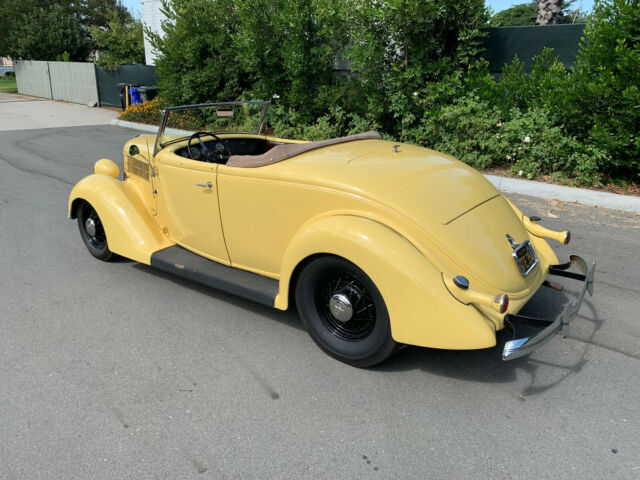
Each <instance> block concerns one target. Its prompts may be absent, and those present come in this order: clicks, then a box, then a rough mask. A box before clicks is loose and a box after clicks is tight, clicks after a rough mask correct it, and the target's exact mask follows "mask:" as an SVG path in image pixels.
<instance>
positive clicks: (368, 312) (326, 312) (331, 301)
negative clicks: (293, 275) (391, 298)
mask: <svg viewBox="0 0 640 480" xmlns="http://www.w3.org/2000/svg"><path fill="white" fill-rule="evenodd" d="M295 300H296V306H297V308H298V313H299V315H300V318H301V319H302V321H303V322H304V324H305V325H306V327H307V330H308V331H309V334H310V335H311V337H312V338H313V340H314V341H315V342H316V343H317V344H318V346H319V347H320V348H321V349H322V350H324V351H325V352H326V353H328V354H329V355H331V356H332V357H334V358H336V359H338V360H340V361H342V362H344V363H347V364H349V365H352V366H355V367H361V368H365V367H371V366H373V365H376V364H378V363H380V362H382V361H384V360H386V359H387V358H389V357H390V356H391V355H393V353H394V352H395V351H396V350H397V347H398V344H397V343H396V342H395V341H394V340H393V338H392V337H391V326H390V323H389V313H388V311H387V307H386V305H385V303H384V300H383V298H382V295H381V294H380V291H379V290H378V288H377V287H376V286H375V284H374V283H373V281H372V280H371V279H370V278H369V276H367V274H366V273H365V272H363V271H362V270H361V269H360V268H358V267H357V266H356V265H354V264H353V263H351V262H348V261H346V260H344V259H342V258H340V257H334V256H324V257H319V258H316V259H314V260H312V261H311V262H310V263H309V264H308V265H306V266H305V267H304V269H303V270H302V272H301V273H300V276H299V277H298V280H297V282H296V287H295Z"/></svg>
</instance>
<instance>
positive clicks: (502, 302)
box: [494, 295, 509, 313]
mask: <svg viewBox="0 0 640 480" xmlns="http://www.w3.org/2000/svg"><path fill="white" fill-rule="evenodd" d="M494 302H496V303H497V304H498V311H499V312H500V313H505V312H506V311H507V309H508V308H509V295H497V296H496V298H495V300H494Z"/></svg>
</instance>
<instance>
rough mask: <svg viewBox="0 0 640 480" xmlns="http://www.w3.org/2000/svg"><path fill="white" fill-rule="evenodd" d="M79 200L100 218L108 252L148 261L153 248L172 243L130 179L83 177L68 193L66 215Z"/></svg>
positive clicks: (74, 208) (74, 212)
mask: <svg viewBox="0 0 640 480" xmlns="http://www.w3.org/2000/svg"><path fill="white" fill-rule="evenodd" d="M83 200H84V201H86V202H89V203H90V204H91V206H93V208H94V209H95V210H96V212H97V213H98V216H99V217H100V219H101V220H102V224H103V226H104V229H105V233H106V235H107V243H108V244H109V249H110V250H111V251H112V252H114V253H117V254H119V255H122V256H123V257H126V258H130V259H132V260H136V261H138V262H141V263H146V264H147V265H148V264H149V263H150V258H151V254H152V253H153V252H155V251H157V250H160V249H162V248H166V247H169V246H171V245H173V243H172V242H170V241H169V240H168V239H167V238H166V237H165V236H164V235H163V234H162V231H161V230H160V228H159V227H158V225H157V224H156V222H155V221H154V220H153V218H152V216H151V214H150V213H149V211H148V210H147V208H145V206H144V204H143V203H142V201H141V200H140V198H139V196H138V193H137V192H136V190H135V186H133V185H132V184H131V183H130V182H127V181H121V180H118V179H115V178H112V177H110V176H108V175H104V174H93V175H89V176H88V177H85V178H83V179H82V180H80V181H79V182H78V183H77V184H76V185H75V186H74V187H73V190H71V194H70V195H69V210H68V212H69V218H76V214H77V209H78V206H79V203H80V202H81V201H83Z"/></svg>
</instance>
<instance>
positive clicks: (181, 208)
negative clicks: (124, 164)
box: [154, 150, 229, 265]
mask: <svg viewBox="0 0 640 480" xmlns="http://www.w3.org/2000/svg"><path fill="white" fill-rule="evenodd" d="M217 168H218V165H217V164H214V163H206V162H200V161H195V160H190V159H187V158H183V157H180V156H178V155H176V154H174V153H173V152H171V151H168V150H162V151H160V152H159V153H158V155H157V156H156V161H155V175H156V176H155V180H156V182H154V187H155V185H157V187H155V188H156V192H155V194H156V203H157V213H156V218H157V222H158V224H159V225H160V226H161V227H162V228H163V230H164V231H165V234H167V235H168V236H169V238H170V239H171V240H173V241H174V242H176V243H177V244H178V245H181V246H183V247H184V248H186V249H188V250H191V251H193V252H195V253H197V254H199V255H202V256H203V257H207V258H209V259H211V260H215V261H217V262H220V263H224V264H226V265H229V256H228V254H227V249H226V246H225V241H224V236H223V233H222V225H221V223H220V211H219V207H218V190H217V178H216V177H217Z"/></svg>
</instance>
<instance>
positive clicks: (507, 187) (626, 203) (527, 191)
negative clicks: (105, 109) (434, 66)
mask: <svg viewBox="0 0 640 480" xmlns="http://www.w3.org/2000/svg"><path fill="white" fill-rule="evenodd" d="M111 125H115V126H118V127H124V128H133V129H136V130H142V131H144V132H151V133H156V132H157V131H158V127H154V126H153V125H145V124H143V123H135V122H127V121H125V120H118V119H114V120H111ZM167 133H169V134H170V135H181V134H189V133H191V132H186V131H184V130H175V129H167ZM485 177H486V179H487V180H489V181H490V182H491V183H492V184H493V186H494V187H496V188H497V189H498V190H501V191H505V192H512V193H521V194H523V195H531V196H534V197H542V198H547V199H556V200H561V201H563V202H577V203H581V204H583V205H594V206H597V207H603V208H612V209H615V210H625V211H627V212H635V213H640V197H635V196H632V195H618V194H617V193H609V192H597V191H595V190H587V189H584V188H573V187H563V186H562V185H553V184H551V183H542V182H536V181H533V180H521V179H519V178H508V177H498V176H496V175H485Z"/></svg>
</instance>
